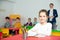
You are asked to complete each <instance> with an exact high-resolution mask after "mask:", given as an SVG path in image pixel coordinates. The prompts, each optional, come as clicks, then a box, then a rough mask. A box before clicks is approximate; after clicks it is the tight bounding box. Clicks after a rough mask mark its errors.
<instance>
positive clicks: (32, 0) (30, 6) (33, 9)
mask: <svg viewBox="0 0 60 40" xmlns="http://www.w3.org/2000/svg"><path fill="white" fill-rule="evenodd" d="M10 1H13V2H14V3H11V2H8V1H0V6H1V7H0V8H3V9H5V10H6V11H5V12H0V14H1V15H0V18H1V22H2V21H3V20H2V18H4V17H5V16H6V15H9V14H10V13H18V14H20V15H21V19H22V23H23V24H24V23H26V21H27V18H29V17H30V18H32V21H33V18H34V17H37V18H38V12H39V10H41V9H47V10H48V9H49V3H54V4H55V7H54V8H56V9H57V11H58V15H60V11H59V10H60V9H59V8H60V5H59V4H60V0H10ZM2 16H4V17H2ZM59 18H60V16H59V17H58V18H57V25H58V27H57V29H60V27H59V26H60V23H59V22H60V20H59ZM1 22H0V24H1Z"/></svg>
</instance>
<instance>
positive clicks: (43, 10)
mask: <svg viewBox="0 0 60 40" xmlns="http://www.w3.org/2000/svg"><path fill="white" fill-rule="evenodd" d="M41 12H45V13H46V16H48V11H47V10H45V9H42V10H40V11H39V16H40V13H41Z"/></svg>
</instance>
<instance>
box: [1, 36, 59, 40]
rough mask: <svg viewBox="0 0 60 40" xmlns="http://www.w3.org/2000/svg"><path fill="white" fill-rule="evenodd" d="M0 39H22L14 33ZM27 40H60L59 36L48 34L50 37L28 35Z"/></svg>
mask: <svg viewBox="0 0 60 40" xmlns="http://www.w3.org/2000/svg"><path fill="white" fill-rule="evenodd" d="M2 40H23V36H22V35H15V36H11V37H8V38H3V39H2ZM27 40H60V36H50V37H43V38H42V37H41V38H37V37H28V38H27Z"/></svg>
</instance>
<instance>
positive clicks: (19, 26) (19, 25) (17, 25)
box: [14, 22, 22, 28]
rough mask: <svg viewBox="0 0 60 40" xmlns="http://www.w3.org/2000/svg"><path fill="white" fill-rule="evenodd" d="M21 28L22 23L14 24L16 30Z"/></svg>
mask: <svg viewBox="0 0 60 40" xmlns="http://www.w3.org/2000/svg"><path fill="white" fill-rule="evenodd" d="M21 26H22V25H21V23H20V22H16V23H15V24H14V27H15V28H21Z"/></svg>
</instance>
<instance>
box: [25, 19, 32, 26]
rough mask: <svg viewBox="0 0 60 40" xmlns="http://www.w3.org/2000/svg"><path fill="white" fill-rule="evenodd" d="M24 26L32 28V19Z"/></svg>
mask: <svg viewBox="0 0 60 40" xmlns="http://www.w3.org/2000/svg"><path fill="white" fill-rule="evenodd" d="M24 26H32V22H31V18H28V22H27V23H26V24H24Z"/></svg>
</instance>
